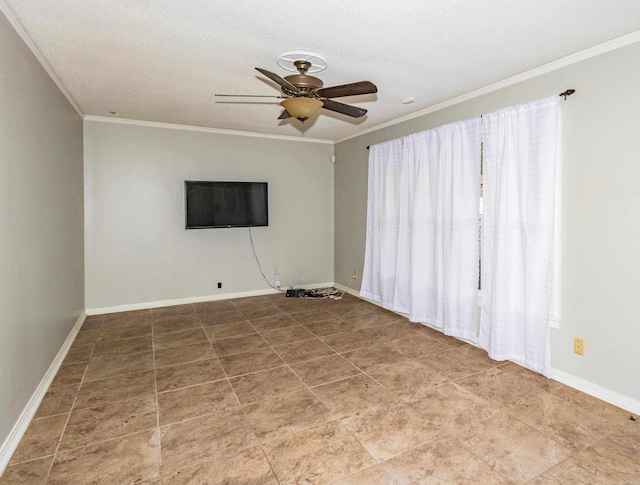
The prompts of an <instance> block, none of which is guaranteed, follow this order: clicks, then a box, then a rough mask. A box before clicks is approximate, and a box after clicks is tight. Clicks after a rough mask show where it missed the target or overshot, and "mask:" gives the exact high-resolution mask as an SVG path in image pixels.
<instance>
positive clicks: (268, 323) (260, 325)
mask: <svg viewBox="0 0 640 485" xmlns="http://www.w3.org/2000/svg"><path fill="white" fill-rule="evenodd" d="M249 321H250V323H251V325H252V326H253V328H255V329H256V330H257V331H258V332H260V331H262V330H275V329H276V328H286V327H295V326H296V325H298V322H296V321H295V320H294V319H293V318H291V317H290V316H289V315H276V316H275V317H264V318H256V319H253V320H249Z"/></svg>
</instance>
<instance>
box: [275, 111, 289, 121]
mask: <svg viewBox="0 0 640 485" xmlns="http://www.w3.org/2000/svg"><path fill="white" fill-rule="evenodd" d="M287 118H291V115H290V114H289V112H288V111H287V110H286V109H285V110H282V113H280V116H278V119H279V120H286V119H287Z"/></svg>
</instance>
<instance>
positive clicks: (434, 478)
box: [382, 437, 510, 485]
mask: <svg viewBox="0 0 640 485" xmlns="http://www.w3.org/2000/svg"><path fill="white" fill-rule="evenodd" d="M382 467H383V468H384V470H385V471H386V472H387V474H388V475H389V476H390V477H391V478H392V479H393V480H394V482H393V483H396V484H402V485H431V484H438V485H439V484H445V483H460V484H466V483H468V484H491V485H508V484H509V483H510V482H509V481H508V480H506V479H505V478H504V477H502V476H500V475H499V474H498V473H496V472H495V471H493V470H492V468H491V467H490V466H489V465H487V464H486V463H484V462H483V461H482V460H480V459H478V457H476V456H474V455H473V453H471V452H469V451H467V450H465V449H464V448H463V447H462V446H461V444H460V442H459V441H457V440H455V439H453V438H448V437H445V438H440V439H438V440H436V441H433V442H431V443H427V444H425V445H422V446H420V447H419V448H416V449H414V450H411V451H409V452H407V453H405V454H403V455H400V456H397V457H395V458H392V459H391V460H389V461H386V462H384V463H383V464H382Z"/></svg>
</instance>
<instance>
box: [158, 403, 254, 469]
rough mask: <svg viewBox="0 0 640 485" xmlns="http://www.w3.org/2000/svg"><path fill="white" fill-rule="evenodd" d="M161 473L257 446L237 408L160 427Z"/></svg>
mask: <svg viewBox="0 0 640 485" xmlns="http://www.w3.org/2000/svg"><path fill="white" fill-rule="evenodd" d="M160 431H161V436H162V473H163V474H168V473H171V472H172V469H175V468H180V467H184V466H187V465H191V464H196V463H199V462H203V461H206V460H209V459H211V458H212V457H214V458H217V459H219V458H220V457H221V456H223V455H225V454H229V453H235V452H239V451H241V450H243V449H246V448H251V447H254V446H256V445H257V444H258V442H257V440H256V437H255V435H254V434H253V432H252V431H251V428H250V426H249V423H248V422H247V419H246V418H245V417H244V415H243V414H242V412H241V411H240V410H239V409H228V410H227V411H224V412H222V413H215V414H207V415H206V416H202V417H199V418H195V419H190V420H188V421H181V422H179V423H175V424H170V425H168V426H162V427H161V428H160Z"/></svg>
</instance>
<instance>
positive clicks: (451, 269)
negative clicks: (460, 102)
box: [360, 118, 480, 341]
mask: <svg viewBox="0 0 640 485" xmlns="http://www.w3.org/2000/svg"><path fill="white" fill-rule="evenodd" d="M368 183H369V185H368V206H367V207H368V209H367V238H366V250H365V266H364V271H363V284H362V288H361V290H360V294H361V296H363V297H365V298H369V299H372V300H374V301H378V302H380V303H381V304H382V306H383V307H384V308H387V309H389V310H392V311H396V312H401V313H406V314H408V315H409V320H410V321H412V322H422V323H429V324H431V325H434V326H435V327H438V328H441V329H443V331H444V332H445V333H446V334H447V335H453V336H456V337H462V338H465V339H469V340H473V341H475V340H476V335H477V306H476V305H477V281H478V278H477V277H478V258H479V244H478V210H479V207H478V201H479V187H480V118H474V119H471V120H466V121H461V122H457V123H451V124H449V125H444V126H441V127H438V128H435V129H432V130H427V131H424V132H421V133H417V134H414V135H411V136H407V137H404V138H402V139H398V140H392V141H390V142H386V143H381V144H378V145H373V146H371V147H370V153H369V182H368Z"/></svg>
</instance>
